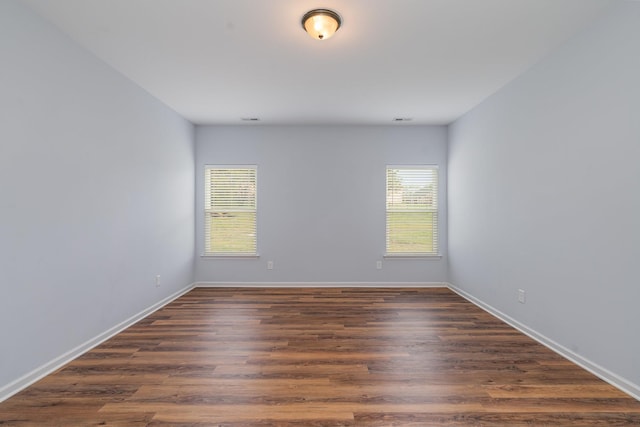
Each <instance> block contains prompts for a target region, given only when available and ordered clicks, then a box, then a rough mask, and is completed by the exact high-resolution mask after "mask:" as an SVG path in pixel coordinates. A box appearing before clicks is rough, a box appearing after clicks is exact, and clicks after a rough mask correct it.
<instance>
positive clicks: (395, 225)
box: [386, 166, 438, 256]
mask: <svg viewBox="0 0 640 427" xmlns="http://www.w3.org/2000/svg"><path fill="white" fill-rule="evenodd" d="M386 233H387V248H386V255H390V256H393V255H398V256H433V255H438V168H437V166H387V229H386Z"/></svg>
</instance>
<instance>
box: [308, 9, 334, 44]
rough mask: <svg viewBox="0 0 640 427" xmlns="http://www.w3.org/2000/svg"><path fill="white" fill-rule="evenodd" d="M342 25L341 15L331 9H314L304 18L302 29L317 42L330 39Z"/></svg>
mask: <svg viewBox="0 0 640 427" xmlns="http://www.w3.org/2000/svg"><path fill="white" fill-rule="evenodd" d="M341 24H342V20H341V19H340V15H338V14H337V13H336V12H334V11H333V10H329V9H313V10H310V11H309V12H307V13H305V14H304V16H303V17H302V28H304V30H305V31H306V32H307V33H309V35H310V36H311V37H313V38H314V39H317V40H326V39H328V38H329V37H331V36H332V35H333V34H334V33H335V32H336V31H338V28H340V25H341Z"/></svg>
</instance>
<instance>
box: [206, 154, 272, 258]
mask: <svg viewBox="0 0 640 427" xmlns="http://www.w3.org/2000/svg"><path fill="white" fill-rule="evenodd" d="M209 169H255V171H256V200H255V205H256V207H255V212H256V224H255V230H256V244H255V247H256V252H255V253H234V252H228V253H225V252H220V253H207V252H206V248H207V242H206V239H207V214H208V209H207V208H206V191H207V188H206V187H207V184H206V183H207V177H206V175H207V170H209ZM202 173H203V175H204V182H203V186H204V191H205V194H204V198H205V199H204V200H205V203H204V204H205V207H204V209H203V210H202V212H203V213H204V216H203V223H202V225H203V229H202V239H203V252H202V253H201V254H200V257H201V258H204V259H252V258H254V259H257V258H259V257H260V254H259V251H258V244H259V240H258V194H257V193H258V165H256V164H249V165H241V164H229V165H210V164H207V165H204V168H203V171H202Z"/></svg>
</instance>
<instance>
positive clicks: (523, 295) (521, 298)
mask: <svg viewBox="0 0 640 427" xmlns="http://www.w3.org/2000/svg"><path fill="white" fill-rule="evenodd" d="M518 302H519V303H520V304H524V303H525V302H527V292H526V291H525V290H524V289H518Z"/></svg>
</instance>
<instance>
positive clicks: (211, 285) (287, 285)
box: [195, 282, 448, 288]
mask: <svg viewBox="0 0 640 427" xmlns="http://www.w3.org/2000/svg"><path fill="white" fill-rule="evenodd" d="M195 287H196V288H446V287H448V284H447V283H446V282H196V283H195Z"/></svg>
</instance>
